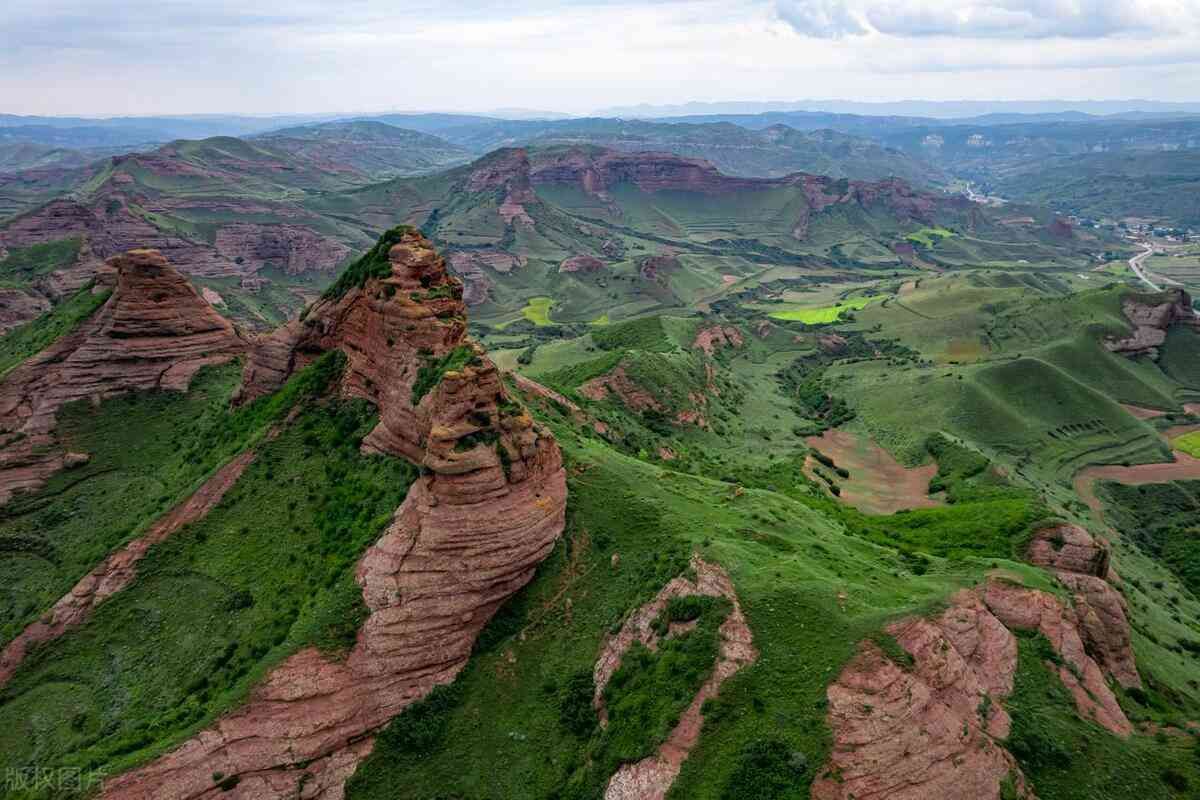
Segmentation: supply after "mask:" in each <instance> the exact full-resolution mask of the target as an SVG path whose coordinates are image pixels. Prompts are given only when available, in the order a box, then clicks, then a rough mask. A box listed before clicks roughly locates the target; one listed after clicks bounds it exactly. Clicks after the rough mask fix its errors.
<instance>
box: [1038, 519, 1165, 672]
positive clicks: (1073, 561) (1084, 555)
mask: <svg viewBox="0 0 1200 800" xmlns="http://www.w3.org/2000/svg"><path fill="white" fill-rule="evenodd" d="M1026 558H1027V559H1028V560H1029V561H1030V562H1031V563H1033V564H1037V565H1038V566H1041V567H1045V568H1047V569H1049V570H1051V571H1052V572H1053V573H1054V575H1055V576H1056V577H1057V578H1058V580H1059V582H1061V583H1062V584H1063V585H1064V586H1066V587H1067V588H1068V589H1070V590H1071V593H1072V601H1073V607H1072V611H1073V612H1074V617H1075V627H1076V628H1077V629H1078V631H1079V635H1080V636H1081V637H1082V639H1083V642H1084V645H1085V646H1086V648H1087V651H1088V653H1089V654H1091V656H1092V658H1094V659H1095V660H1096V662H1097V663H1098V664H1099V665H1100V667H1101V669H1102V670H1103V671H1104V672H1105V673H1107V674H1109V675H1111V676H1112V677H1113V678H1114V679H1115V680H1116V681H1117V682H1118V683H1120V684H1121V685H1122V686H1124V687H1125V688H1127V689H1129V688H1133V687H1139V688H1140V687H1141V685H1142V679H1141V677H1140V676H1139V675H1138V671H1137V662H1136V660H1135V659H1134V656H1133V643H1132V641H1131V638H1130V633H1129V618H1128V614H1127V612H1128V609H1127V608H1126V604H1125V598H1124V597H1122V596H1121V593H1120V592H1118V591H1117V590H1116V589H1114V588H1113V587H1112V585H1111V584H1110V583H1109V580H1110V579H1111V576H1112V568H1111V565H1110V556H1109V550H1108V548H1107V547H1106V546H1104V545H1103V544H1101V543H1100V542H1097V541H1096V540H1095V539H1094V538H1092V535H1091V534H1090V533H1088V532H1087V531H1086V530H1084V529H1083V528H1081V527H1079V526H1078V525H1068V524H1063V525H1054V526H1051V527H1048V528H1043V529H1041V530H1039V531H1037V532H1036V533H1035V534H1034V536H1033V540H1032V541H1031V542H1030V545H1029V550H1028V552H1027V553H1026Z"/></svg>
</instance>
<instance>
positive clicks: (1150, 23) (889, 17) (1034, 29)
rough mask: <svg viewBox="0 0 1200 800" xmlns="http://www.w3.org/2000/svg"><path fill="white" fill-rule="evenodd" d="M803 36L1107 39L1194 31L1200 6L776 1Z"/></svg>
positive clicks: (1195, 0)
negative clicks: (879, 35) (874, 35)
mask: <svg viewBox="0 0 1200 800" xmlns="http://www.w3.org/2000/svg"><path fill="white" fill-rule="evenodd" d="M776 13H777V14H778V16H779V18H780V19H782V20H783V21H784V22H786V23H788V24H789V25H790V26H791V27H792V28H793V30H795V31H796V32H797V33H799V34H801V35H804V36H815V37H820V38H843V37H846V36H852V35H860V34H865V33H868V32H877V33H880V34H885V35H889V36H897V37H908V38H920V37H930V36H947V37H959V38H968V39H1048V38H1068V39H1102V38H1109V37H1121V36H1143V37H1144V36H1149V35H1156V34H1161V33H1171V32H1180V31H1183V30H1190V31H1195V30H1196V29H1197V27H1200V0H960V1H958V2H956V1H955V0H776Z"/></svg>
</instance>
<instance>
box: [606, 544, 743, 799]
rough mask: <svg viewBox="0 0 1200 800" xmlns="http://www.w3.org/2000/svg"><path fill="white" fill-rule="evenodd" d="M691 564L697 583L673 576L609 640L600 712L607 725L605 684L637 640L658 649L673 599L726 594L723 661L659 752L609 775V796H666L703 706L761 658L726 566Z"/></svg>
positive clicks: (694, 738)
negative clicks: (658, 624)
mask: <svg viewBox="0 0 1200 800" xmlns="http://www.w3.org/2000/svg"><path fill="white" fill-rule="evenodd" d="M691 567H692V569H693V570H694V571H695V573H696V580H695V581H694V582H693V581H691V580H688V579H687V578H684V577H678V578H674V579H672V580H671V581H670V582H669V583H667V585H666V586H664V587H663V588H662V590H661V591H660V592H659V593H658V594H657V595H656V596H655V597H654V599H653V600H651V601H650V602H648V603H646V604H645V605H643V606H642V607H641V608H639V609H638V610H637V611H635V612H634V613H633V614H631V615H630V616H629V618H627V619H626V620H625V623H624V624H623V625H622V626H621V630H620V631H618V632H617V633H616V634H615V635H614V636H610V637H608V638H607V639H606V640H605V642H604V645H603V646H602V648H601V651H600V657H599V658H598V659H597V661H596V666H595V667H594V669H593V678H594V681H595V685H596V693H595V696H594V698H593V703H594V705H595V706H596V710H597V712H598V713H599V715H600V722H601V724H602V725H607V723H608V718H607V715H606V713H605V709H604V700H603V693H604V687H605V686H607V685H608V681H609V679H610V678H612V675H613V673H614V672H616V670H617V668H618V667H619V666H620V663H621V657H622V656H623V655H624V654H625V652H626V651H628V650H629V648H630V647H631V646H632V645H633V643H634V642H635V641H636V642H641V643H642V644H643V645H645V646H646V647H648V648H649V649H651V650H655V649H657V647H658V642H659V635H658V632H657V631H655V630H654V627H653V625H654V621H655V620H656V619H657V618H658V617H659V615H660V614H662V612H663V611H664V610H665V609H666V607H667V604H668V603H669V602H670V600H671V598H673V597H687V596H689V595H703V596H708V597H724V598H726V599H727V600H729V601H730V603H732V605H733V608H732V610H731V611H730V612H729V615H728V616H727V617H726V618H725V621H724V622H723V623H721V627H720V628H719V629H718V634H719V635H720V638H721V645H720V652H719V653H718V655H717V663H716V665H715V666H714V667H713V671H712V674H711V675H710V676H709V678H708V680H706V681H705V682H704V684H703V685H702V686H701V687H700V690H699V691H698V692H696V695H695V697H693V698H692V702H691V703H690V704H689V705H688V707H687V708H686V709H685V710H684V712H683V714H682V715H680V717H679V722H677V723H676V725H675V727H674V728H673V729H672V730H671V733H670V734H669V735H668V736H667V740H666V741H665V742H663V744H662V745H661V746H660V747H659V749H658V752H657V753H655V754H654V755H652V756H648V757H646V758H644V759H642V760H641V761H637V762H634V763H630V764H624V765H622V766H621V768H620V769H618V770H617V772H616V773H615V774H614V775H613V776H612V778H610V779H609V782H608V787H607V788H606V789H605V792H604V799H605V800H662V798H664V797H666V795H667V792H669V791H670V789H671V784H673V783H674V782H675V778H677V777H678V776H679V771H680V770H681V769H682V768H683V762H684V761H686V760H687V757H688V753H690V752H691V750H692V748H693V747H695V746H696V743H697V742H698V741H699V740H700V729H701V727H702V726H703V724H704V717H703V714H702V713H701V708H702V707H703V706H704V703H705V701H707V700H709V699H710V698H713V697H715V696H716V695H717V693H718V692H719V691H720V688H721V684H723V683H724V682H725V681H727V680H728V679H729V678H730V677H732V676H733V675H734V674H735V673H736V672H737V671H738V670H740V669H742V668H743V667H746V666H749V665H750V664H753V663H754V662H755V661H757V660H758V651H757V650H756V649H755V648H754V643H753V636H752V634H751V632H750V627H749V626H748V625H747V624H746V618H745V615H744V614H743V613H742V608H741V605H740V604H739V603H738V598H737V593H736V591H735V590H734V588H733V582H732V581H731V580H730V579H729V576H728V575H727V574H726V573H725V570H723V569H721V568H720V567H719V566H717V565H715V564H710V563H708V562H707V561H704V560H703V559H701V558H700V557H699V556H692V561H691ZM693 624H694V623H693ZM687 625H688V623H673V624H672V627H671V629H670V630H668V632H667V636H668V637H670V636H674V635H678V634H679V633H681V632H682V631H683V630H684V629H685V628H686V626H687Z"/></svg>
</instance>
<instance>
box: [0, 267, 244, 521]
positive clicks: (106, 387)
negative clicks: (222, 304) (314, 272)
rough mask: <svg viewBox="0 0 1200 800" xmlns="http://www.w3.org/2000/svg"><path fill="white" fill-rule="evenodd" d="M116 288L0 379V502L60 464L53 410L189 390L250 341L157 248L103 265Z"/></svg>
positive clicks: (42, 478)
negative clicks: (205, 370)
mask: <svg viewBox="0 0 1200 800" xmlns="http://www.w3.org/2000/svg"><path fill="white" fill-rule="evenodd" d="M108 265H109V266H110V267H112V268H113V270H114V275H115V281H116V285H115V288H114V289H113V292H112V296H111V297H109V299H108V301H107V302H106V303H105V304H104V305H103V306H102V307H101V308H100V310H99V311H97V312H96V313H95V314H94V315H93V316H92V317H91V318H90V319H88V320H86V321H85V322H83V323H82V324H81V325H80V326H79V327H78V328H76V329H75V330H74V331H73V332H71V333H70V334H68V335H67V336H64V337H63V338H62V339H60V340H59V341H57V342H56V343H55V344H54V345H52V346H51V347H49V348H47V349H46V350H44V351H42V352H41V353H39V354H38V355H36V356H34V357H33V358H31V359H29V360H28V361H26V362H25V363H24V364H22V365H20V366H18V367H16V368H15V369H13V370H12V371H11V372H10V373H9V374H8V375H7V376H5V378H4V380H3V382H0V448H2V449H0V503H3V502H7V500H8V498H9V497H11V496H12V493H13V492H14V491H17V490H20V489H34V488H36V487H38V486H40V485H41V484H42V483H43V482H44V481H45V479H46V478H47V477H48V476H49V475H51V474H53V473H54V472H56V471H57V470H58V469H60V468H61V467H62V459H63V453H62V450H61V448H60V447H58V445H57V443H56V441H55V438H54V434H53V431H54V424H55V417H56V415H57V414H58V410H59V409H60V408H62V406H63V405H64V404H66V403H69V402H71V401H73V400H84V399H88V400H92V401H94V402H98V401H99V400H102V399H104V398H107V397H113V396H115V395H119V394H123V393H125V392H129V391H145V390H149V389H172V390H176V391H183V390H186V389H187V387H188V385H189V383H190V382H191V379H192V376H193V375H195V374H196V372H197V370H199V369H200V368H201V367H203V366H205V365H208V364H218V363H223V362H226V361H229V360H230V359H232V358H235V357H237V356H238V355H240V354H241V353H243V352H244V351H245V346H246V342H245V340H244V339H243V338H242V337H241V335H240V334H239V333H238V331H237V330H236V329H235V328H234V327H233V325H232V324H231V323H230V322H229V321H228V320H226V319H225V318H224V317H222V316H221V315H220V314H218V313H217V312H216V311H215V310H214V309H213V308H212V306H210V305H209V304H208V303H207V302H206V301H205V300H204V298H203V297H201V296H200V294H199V293H198V292H197V291H196V290H195V289H194V288H192V286H191V284H189V283H188V282H187V280H186V279H185V278H184V277H183V276H182V275H180V274H179V273H178V272H176V271H175V270H174V269H172V268H171V266H170V265H168V264H167V261H166V259H165V258H164V257H163V256H162V254H161V253H159V252H158V251H156V250H131V251H129V252H128V253H126V254H124V255H121V256H116V257H114V258H111V259H109V261H108Z"/></svg>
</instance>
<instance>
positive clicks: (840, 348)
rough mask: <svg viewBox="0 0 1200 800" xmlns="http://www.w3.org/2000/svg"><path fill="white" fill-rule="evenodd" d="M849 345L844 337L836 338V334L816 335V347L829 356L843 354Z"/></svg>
mask: <svg viewBox="0 0 1200 800" xmlns="http://www.w3.org/2000/svg"><path fill="white" fill-rule="evenodd" d="M849 344H850V343H849V342H847V341H846V338H845V337H844V336H838V335H837V334H836V333H818V334H817V347H819V348H821V349H822V350H824V351H825V352H826V353H829V354H830V355H837V354H839V353H844V352H845V351H846V347H847V346H848V345H849Z"/></svg>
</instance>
